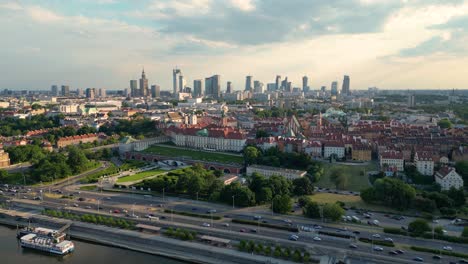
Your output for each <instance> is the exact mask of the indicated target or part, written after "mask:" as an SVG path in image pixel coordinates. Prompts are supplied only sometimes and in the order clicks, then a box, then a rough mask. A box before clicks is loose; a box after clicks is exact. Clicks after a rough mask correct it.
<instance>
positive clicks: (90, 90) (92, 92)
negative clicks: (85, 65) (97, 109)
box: [86, 88, 96, 100]
mask: <svg viewBox="0 0 468 264" xmlns="http://www.w3.org/2000/svg"><path fill="white" fill-rule="evenodd" d="M95 97H96V89H94V88H87V89H86V98H89V99H91V100H93V99H94V98H95Z"/></svg>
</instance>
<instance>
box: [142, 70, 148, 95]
mask: <svg viewBox="0 0 468 264" xmlns="http://www.w3.org/2000/svg"><path fill="white" fill-rule="evenodd" d="M140 96H143V97H146V96H148V79H146V74H145V69H143V71H142V72H141V78H140Z"/></svg>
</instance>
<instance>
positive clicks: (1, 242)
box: [0, 225, 183, 264]
mask: <svg viewBox="0 0 468 264" xmlns="http://www.w3.org/2000/svg"><path fill="white" fill-rule="evenodd" d="M73 243H74V244H75V252H73V253H72V254H69V255H67V256H64V257H61V256H54V255H49V254H44V253H42V252H39V251H35V250H32V249H23V248H21V247H20V245H19V243H18V240H17V239H16V229H12V228H8V227H5V226H2V225H0V263H1V264H54V263H67V264H94V263H99V264H120V263H122V264H124V263H125V264H128V263H139V264H143V263H158V264H182V263H183V262H179V261H175V260H171V259H166V258H161V257H158V256H153V255H149V254H144V253H139V252H134V251H130V250H125V249H120V248H114V247H107V246H102V245H96V244H91V243H86V242H82V241H76V240H74V241H73Z"/></svg>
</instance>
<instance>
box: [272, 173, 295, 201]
mask: <svg viewBox="0 0 468 264" xmlns="http://www.w3.org/2000/svg"><path fill="white" fill-rule="evenodd" d="M291 185H292V184H291V181H290V180H288V179H286V178H285V177H283V176H279V175H272V176H271V177H270V178H268V186H269V187H270V188H271V191H272V192H273V196H276V195H283V194H287V195H289V193H290V189H291Z"/></svg>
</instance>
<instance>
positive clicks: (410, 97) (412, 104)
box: [408, 94, 416, 107]
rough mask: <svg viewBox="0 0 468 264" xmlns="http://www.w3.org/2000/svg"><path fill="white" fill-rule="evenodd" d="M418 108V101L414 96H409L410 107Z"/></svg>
mask: <svg viewBox="0 0 468 264" xmlns="http://www.w3.org/2000/svg"><path fill="white" fill-rule="evenodd" d="M414 106H416V101H415V99H414V94H409V95H408V107H414Z"/></svg>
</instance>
